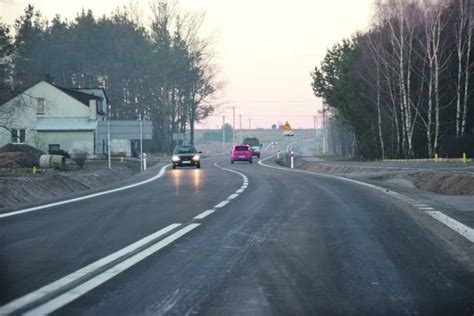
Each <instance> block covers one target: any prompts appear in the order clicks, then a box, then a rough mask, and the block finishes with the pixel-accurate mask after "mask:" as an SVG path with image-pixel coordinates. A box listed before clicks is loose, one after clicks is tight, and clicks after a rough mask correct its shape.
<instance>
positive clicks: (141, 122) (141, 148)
mask: <svg viewBox="0 0 474 316" xmlns="http://www.w3.org/2000/svg"><path fill="white" fill-rule="evenodd" d="M140 171H143V121H142V117H141V115H140Z"/></svg>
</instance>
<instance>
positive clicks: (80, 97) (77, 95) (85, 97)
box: [53, 85, 103, 106]
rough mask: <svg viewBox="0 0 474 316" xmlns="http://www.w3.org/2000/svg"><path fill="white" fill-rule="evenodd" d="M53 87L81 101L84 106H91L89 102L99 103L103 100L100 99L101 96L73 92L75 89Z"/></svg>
mask: <svg viewBox="0 0 474 316" xmlns="http://www.w3.org/2000/svg"><path fill="white" fill-rule="evenodd" d="M53 86H55V87H56V88H58V89H59V90H61V91H62V92H64V93H66V94H68V95H69V96H71V97H73V98H74V99H76V100H77V101H79V102H81V103H82V104H84V105H87V106H89V100H98V101H102V100H103V98H102V97H99V96H96V95H93V94H89V93H84V92H80V91H77V90H73V89H68V88H63V87H60V86H56V85H53Z"/></svg>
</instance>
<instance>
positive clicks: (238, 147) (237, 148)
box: [235, 146, 249, 151]
mask: <svg viewBox="0 0 474 316" xmlns="http://www.w3.org/2000/svg"><path fill="white" fill-rule="evenodd" d="M235 150H236V151H248V150H249V148H248V147H247V146H235Z"/></svg>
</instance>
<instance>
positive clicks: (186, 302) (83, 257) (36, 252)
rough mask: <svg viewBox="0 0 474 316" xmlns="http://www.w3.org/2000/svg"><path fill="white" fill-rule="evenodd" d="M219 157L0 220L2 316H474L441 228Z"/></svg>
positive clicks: (394, 203) (372, 198)
mask: <svg viewBox="0 0 474 316" xmlns="http://www.w3.org/2000/svg"><path fill="white" fill-rule="evenodd" d="M222 159H223V158H222V157H221V158H218V157H216V158H209V159H206V160H204V161H203V162H202V169H199V170H197V169H177V170H170V168H168V169H166V172H165V173H164V174H163V176H162V177H159V178H157V179H156V180H154V181H151V182H149V183H145V184H143V185H140V186H137V187H133V188H129V189H127V190H123V191H118V192H113V193H110V194H106V195H102V196H97V197H94V198H89V199H84V200H81V201H77V202H72V203H68V204H63V205H59V206H55V207H49V208H45V209H40V210H36V211H31V212H28V213H24V214H18V215H14V216H9V217H3V218H0V228H1V229H0V240H1V244H0V256H1V257H0V284H1V288H0V305H1V306H2V307H0V314H2V313H13V314H15V313H26V314H27V315H34V314H44V313H54V314H57V315H131V314H134V315H137V314H138V315H141V314H143V315H162V314H169V315H183V314H192V315H194V314H197V315H227V314H228V315H308V314H316V315H329V314H341V315H347V314H350V315H382V314H387V315H406V314H409V315H415V314H416V315H473V313H474V269H473V266H474V264H473V257H474V248H473V243H472V242H471V241H469V240H467V239H466V238H464V237H463V236H461V235H460V234H458V233H456V232H455V231H453V230H452V229H450V228H449V227H447V226H445V225H442V224H441V223H439V222H438V221H436V220H435V219H433V218H432V217H430V216H427V215H426V214H424V213H423V212H421V211H420V210H418V209H416V208H414V207H413V206H411V205H409V204H407V203H405V201H402V200H400V199H396V198H394V197H393V196H390V195H388V194H384V193H381V192H380V191H377V190H374V189H372V188H369V187H364V186H361V185H357V184H355V183H350V182H347V181H341V180H339V179H335V178H328V177H324V176H318V175H313V174H303V173H295V172H291V171H285V170H279V169H273V168H268V167H265V166H262V165H260V164H257V163H256V162H254V163H253V164H247V163H235V164H233V165H231V164H230V163H229V161H228V159H224V160H223V161H221V162H219V161H220V160H222ZM266 163H267V164H269V165H272V159H269V160H267V161H266ZM160 167H161V166H156V167H154V168H155V170H156V173H158V171H159V168H160ZM223 168H225V169H223ZM236 172H237V173H236ZM147 236H148V237H147ZM101 259H102V260H101ZM85 267H86V269H84V268H85ZM58 280H60V282H58Z"/></svg>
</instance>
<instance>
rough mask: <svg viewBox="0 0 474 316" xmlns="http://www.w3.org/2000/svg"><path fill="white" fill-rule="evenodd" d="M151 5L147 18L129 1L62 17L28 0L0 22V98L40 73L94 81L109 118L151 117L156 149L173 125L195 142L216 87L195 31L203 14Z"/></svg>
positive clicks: (79, 83) (164, 144)
mask: <svg viewBox="0 0 474 316" xmlns="http://www.w3.org/2000/svg"><path fill="white" fill-rule="evenodd" d="M150 10H151V13H152V19H151V23H147V24H144V23H143V22H142V21H141V19H140V15H139V14H137V11H136V8H133V7H131V6H129V7H124V8H118V9H116V10H115V11H114V12H113V13H112V14H110V15H108V16H107V15H104V16H101V17H96V16H94V14H93V12H92V11H91V10H88V11H84V10H83V11H82V12H80V13H78V14H77V16H76V17H75V18H74V19H73V20H71V21H68V20H66V19H63V18H62V17H61V16H59V15H57V16H55V17H54V18H53V19H51V20H48V19H46V18H45V17H43V16H42V15H41V13H40V12H39V11H37V10H35V8H34V7H33V6H32V5H28V6H27V7H26V9H25V10H24V13H23V15H21V16H20V17H19V18H18V19H17V20H16V21H15V24H14V25H13V26H8V25H5V24H0V98H2V99H3V100H5V99H7V98H8V97H9V96H11V95H12V94H15V93H18V92H20V91H22V90H23V89H25V88H27V87H28V86H29V85H31V84H32V83H34V82H36V81H38V80H41V79H45V76H47V78H48V80H50V81H53V82H54V83H55V84H57V85H59V86H64V87H97V86H100V87H103V88H104V89H105V90H106V92H107V95H108V98H109V101H110V108H109V114H108V115H109V117H110V119H126V120H137V119H146V120H151V121H152V122H153V130H154V135H153V142H154V147H155V150H162V151H169V150H171V149H172V147H173V146H174V144H175V142H174V141H173V134H174V133H183V134H186V133H189V136H188V138H189V139H190V141H191V143H193V142H194V125H195V123H196V122H199V121H200V120H202V119H203V118H205V117H207V116H208V115H210V114H211V113H212V112H213V110H214V106H213V99H214V97H215V95H216V93H217V92H218V90H219V87H220V83H219V82H218V79H217V69H216V66H215V63H214V52H213V46H212V44H213V41H212V38H210V37H203V36H202V35H201V33H202V32H201V26H202V23H203V21H204V15H203V14H190V13H188V12H182V11H180V10H179V9H178V6H177V3H176V2H172V1H167V0H155V1H153V2H152V3H151V4H150ZM13 30H14V32H13ZM0 101H1V100H0ZM0 116H1V115H0Z"/></svg>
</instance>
